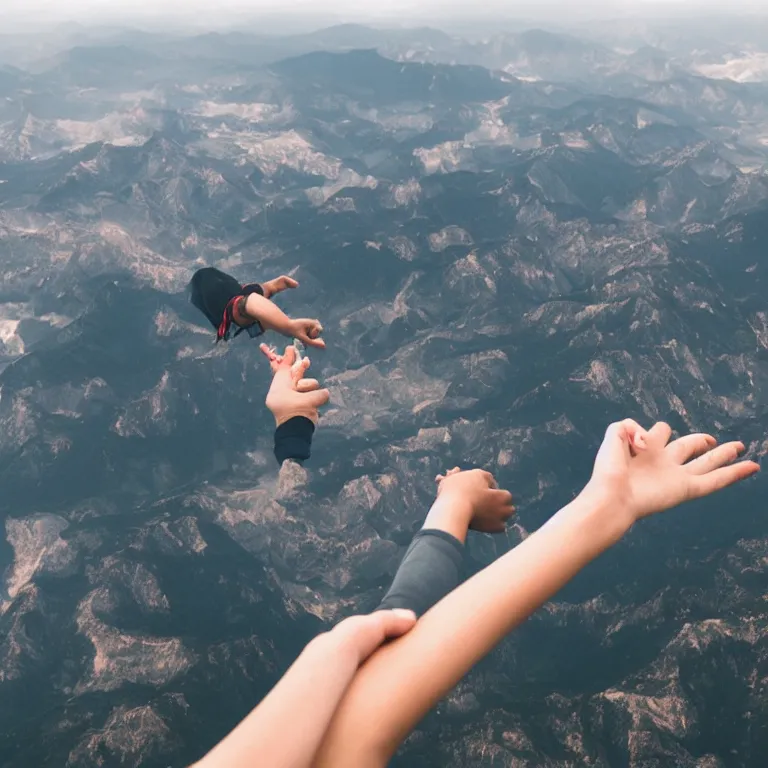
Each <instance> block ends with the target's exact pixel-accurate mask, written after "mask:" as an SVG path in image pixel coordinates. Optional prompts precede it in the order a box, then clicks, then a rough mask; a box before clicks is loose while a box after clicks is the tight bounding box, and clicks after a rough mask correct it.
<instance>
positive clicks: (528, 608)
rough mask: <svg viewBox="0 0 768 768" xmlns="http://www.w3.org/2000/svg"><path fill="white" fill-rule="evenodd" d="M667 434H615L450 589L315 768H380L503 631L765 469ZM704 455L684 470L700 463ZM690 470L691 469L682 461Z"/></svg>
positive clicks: (378, 664) (372, 675)
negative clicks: (572, 495) (644, 538)
mask: <svg viewBox="0 0 768 768" xmlns="http://www.w3.org/2000/svg"><path fill="white" fill-rule="evenodd" d="M670 433H671V430H669V427H668V426H666V425H664V424H657V425H656V426H655V427H654V428H653V429H651V430H650V431H648V432H646V431H645V430H643V429H642V428H641V427H639V425H637V424H635V423H634V422H631V421H629V420H627V421H626V422H622V423H620V424H614V425H612V426H611V427H610V428H609V430H608V432H607V434H606V439H605V440H604V442H603V445H602V446H601V448H600V452H599V453H598V456H597V460H596V461H595V469H594V471H593V475H592V480H591V481H590V483H589V484H588V486H587V488H585V489H584V491H583V492H582V493H581V494H580V495H579V496H578V497H577V498H576V499H575V500H574V501H573V502H571V503H570V504H568V505H567V506H566V507H564V508H563V509H562V510H561V511H560V512H558V513H557V514H556V515H555V516H554V517H553V518H551V519H550V520H549V521H548V522H547V523H546V524H545V525H544V526H542V527H541V528H540V529H539V530H538V531H537V532H536V533H534V534H533V535H531V536H530V537H528V538H527V539H526V540H525V541H523V542H522V543H521V544H520V545H518V546H517V547H516V548H515V549H514V550H512V551H511V552H509V553H508V554H506V555H505V556H504V557H502V558H500V559H499V560H497V561H496V562H495V563H493V564H492V565H490V566H488V567H487V568H486V569H485V570H483V571H481V572H480V573H478V574H477V575H476V576H474V577H473V578H472V579H470V580H469V581H467V582H465V583H464V584H463V585H461V586H460V587H458V588H457V589H455V590H454V591H453V592H451V593H450V594H449V595H448V596H447V597H445V598H444V599H443V600H441V601H440V602H439V603H437V605H435V606H434V607H433V608H432V609H431V610H430V611H428V612H427V613H426V614H425V615H424V616H423V617H422V618H421V619H420V620H419V622H418V624H417V625H416V627H415V628H414V629H413V630H412V631H411V632H410V633H409V634H408V635H406V636H405V637H404V638H402V639H401V640H399V641H397V642H394V643H392V644H390V645H388V646H386V647H384V648H381V649H380V650H379V651H378V652H377V653H376V654H375V655H373V656H372V657H371V659H370V660H369V661H368V663H367V664H366V665H365V666H363V667H362V669H361V670H360V671H359V672H358V673H357V675H356V676H355V678H354V680H353V681H352V684H351V685H350V687H349V689H348V691H347V693H346V695H345V697H344V699H343V700H342V702H341V704H340V705H339V708H338V710H337V711H336V714H335V715H334V718H333V720H332V722H331V726H330V728H329V730H328V733H327V734H326V737H325V739H324V741H323V744H322V746H321V748H320V750H319V752H318V754H317V756H316V758H315V761H314V762H313V766H314V768H331V767H332V768H347V767H349V768H352V767H353V766H354V768H359V767H360V766H364V767H365V768H374V767H376V768H378V766H384V765H385V764H386V762H387V761H388V760H389V758H390V757H391V756H392V755H393V754H394V752H395V750H396V749H397V747H398V746H399V744H400V743H401V741H402V740H403V739H404V738H405V736H406V735H407V734H408V733H409V731H410V730H411V729H412V728H413V727H415V725H416V724H417V723H418V722H419V720H420V719H421V718H422V717H423V716H424V715H425V714H426V713H427V711H428V710H429V709H430V708H431V707H432V706H433V705H434V704H435V703H436V702H437V701H438V700H439V699H440V698H441V697H442V696H444V695H445V694H446V693H447V692H448V691H449V690H450V689H451V688H452V687H453V686H454V685H456V683H457V682H458V681H459V680H460V679H461V678H462V676H463V675H464V674H466V673H467V672H468V671H469V670H470V669H471V667H472V666H473V665H474V664H475V663H476V662H477V661H479V660H480V659H481V658H483V656H485V655H486V654H487V653H488V652H489V651H490V650H491V649H492V648H493V647H494V646H495V645H496V644H497V643H498V642H499V641H500V640H501V639H502V638H503V637H504V636H505V635H506V634H507V633H509V632H510V631H511V630H512V629H513V628H514V627H516V626H518V625H519V624H520V623H522V622H523V621H524V620H525V619H526V618H527V617H528V616H530V615H531V614H532V613H533V612H534V611H535V610H536V609H537V608H539V607H540V606H541V605H542V604H543V603H544V602H546V601H547V600H549V599H550V598H551V597H552V596H553V595H554V594H555V593H556V592H557V591H558V590H559V589H560V588H561V587H562V586H563V585H565V584H566V583H567V582H568V581H569V580H570V579H571V578H572V577H573V576H574V575H575V574H576V573H578V572H579V571H580V570H581V569H582V568H583V567H584V566H585V565H587V563H589V562H590V561H592V560H593V559H594V558H595V557H597V556H598V555H599V554H600V553H602V552H603V551H605V550H606V549H608V547H610V546H612V545H613V544H615V543H616V542H617V541H618V540H619V539H620V538H621V537H622V536H623V535H624V534H625V533H626V532H627V531H628V530H629V528H630V527H631V526H632V524H633V523H634V522H635V521H636V520H637V519H639V518H641V517H645V516H647V515H650V514H653V513H654V512H659V511H661V510H664V509H669V508H670V507H673V506H676V505H677V504H679V503H681V502H683V501H686V500H689V499H693V498H697V497H700V496H704V495H707V494H709V493H713V492H714V491H716V490H718V489H720V488H723V487H725V486H727V485H730V484H732V483H734V482H737V481H739V480H742V479H744V478H745V477H748V476H750V475H751V474H753V473H754V472H756V471H757V470H758V466H757V465H756V464H754V463H752V462H741V463H738V464H735V465H732V466H725V465H726V464H729V463H730V462H731V461H733V460H734V459H735V458H736V456H737V455H738V453H739V452H740V451H741V450H743V445H741V444H739V443H730V444H726V445H723V446H720V447H719V448H714V450H712V449H713V446H714V444H715V441H714V439H713V438H711V437H709V436H707V435H689V436H687V437H684V438H681V439H679V440H676V441H674V442H673V443H671V444H670V445H668V446H667V442H668V440H669V436H670ZM698 454H704V455H702V456H699V457H698V458H695V459H693V460H692V461H688V460H689V459H691V458H692V457H693V456H696V455H698ZM684 462H688V463H684Z"/></svg>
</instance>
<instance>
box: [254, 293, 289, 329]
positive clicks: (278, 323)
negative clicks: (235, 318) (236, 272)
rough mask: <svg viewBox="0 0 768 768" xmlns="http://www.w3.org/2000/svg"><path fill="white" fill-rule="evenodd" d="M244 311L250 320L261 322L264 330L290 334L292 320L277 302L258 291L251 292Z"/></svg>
mask: <svg viewBox="0 0 768 768" xmlns="http://www.w3.org/2000/svg"><path fill="white" fill-rule="evenodd" d="M245 313H246V315H247V316H248V317H249V319H251V320H255V321H256V322H258V323H260V324H261V327H262V328H263V329H264V330H265V331H277V332H278V333H281V334H283V336H291V335H292V329H293V321H292V320H291V318H290V317H288V315H286V314H285V312H283V310H282V309H280V307H278V306H277V304H275V303H273V302H272V301H270V300H269V299H267V298H265V297H264V296H261V295H260V294H258V293H251V294H249V295H248V298H247V299H246V302H245Z"/></svg>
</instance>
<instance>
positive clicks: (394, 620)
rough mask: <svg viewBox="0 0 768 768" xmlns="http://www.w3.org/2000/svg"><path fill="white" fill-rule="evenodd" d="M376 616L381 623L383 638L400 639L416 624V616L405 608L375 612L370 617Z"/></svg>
mask: <svg viewBox="0 0 768 768" xmlns="http://www.w3.org/2000/svg"><path fill="white" fill-rule="evenodd" d="M376 614H378V615H379V620H380V621H381V622H382V625H383V630H384V637H385V638H393V637H400V635H404V634H405V633H406V632H408V630H410V629H411V628H412V627H413V625H414V624H415V623H416V614H415V613H414V612H413V611H409V610H407V609H405V608H392V609H391V610H389V611H376V613H373V614H372V616H376Z"/></svg>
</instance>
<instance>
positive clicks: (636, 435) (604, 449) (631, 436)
mask: <svg viewBox="0 0 768 768" xmlns="http://www.w3.org/2000/svg"><path fill="white" fill-rule="evenodd" d="M646 440H647V432H646V431H645V430H644V429H643V428H642V427H641V426H640V425H639V424H638V423H637V422H636V421H635V420H634V419H624V421H615V422H614V423H613V424H611V425H610V426H609V427H608V429H606V430H605V437H604V438H603V442H602V443H601V444H600V448H599V449H598V451H597V457H596V459H595V465H597V464H602V463H604V462H606V463H609V464H613V463H616V462H620V463H624V462H627V461H629V459H630V458H631V456H632V447H633V446H637V447H639V448H643V447H644V445H645V441H646Z"/></svg>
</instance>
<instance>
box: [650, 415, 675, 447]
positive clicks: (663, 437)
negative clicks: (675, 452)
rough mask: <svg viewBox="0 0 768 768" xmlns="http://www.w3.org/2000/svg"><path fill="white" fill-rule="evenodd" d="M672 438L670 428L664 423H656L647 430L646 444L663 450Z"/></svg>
mask: <svg viewBox="0 0 768 768" xmlns="http://www.w3.org/2000/svg"><path fill="white" fill-rule="evenodd" d="M670 437H672V427H670V426H669V424H667V423H666V422H664V421H657V422H656V423H655V424H654V425H653V426H652V427H651V428H650V429H649V430H648V438H647V439H648V442H649V443H650V444H652V445H653V447H655V448H663V447H664V446H665V445H666V444H667V443H668V442H669V438H670Z"/></svg>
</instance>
